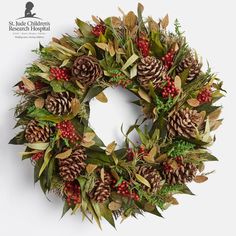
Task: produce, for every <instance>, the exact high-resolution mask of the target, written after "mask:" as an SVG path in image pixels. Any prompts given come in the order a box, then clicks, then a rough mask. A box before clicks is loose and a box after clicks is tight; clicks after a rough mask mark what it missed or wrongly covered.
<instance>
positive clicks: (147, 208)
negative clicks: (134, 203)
mask: <svg viewBox="0 0 236 236" xmlns="http://www.w3.org/2000/svg"><path fill="white" fill-rule="evenodd" d="M155 209H156V206H155V205H153V204H151V203H149V202H146V203H145V204H144V210H145V211H148V212H152V211H154V210H155Z"/></svg>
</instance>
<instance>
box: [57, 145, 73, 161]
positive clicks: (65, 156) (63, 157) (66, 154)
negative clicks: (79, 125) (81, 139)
mask: <svg viewBox="0 0 236 236" xmlns="http://www.w3.org/2000/svg"><path fill="white" fill-rule="evenodd" d="M71 153H72V148H70V149H68V150H66V151H65V152H62V153H59V154H57V155H56V156H55V158H57V159H66V158H68V157H69V156H70V155H71Z"/></svg>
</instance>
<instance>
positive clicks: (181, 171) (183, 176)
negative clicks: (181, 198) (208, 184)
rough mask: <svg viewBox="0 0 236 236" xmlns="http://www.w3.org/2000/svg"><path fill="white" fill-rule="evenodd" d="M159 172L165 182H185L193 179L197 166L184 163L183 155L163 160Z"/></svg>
mask: <svg viewBox="0 0 236 236" xmlns="http://www.w3.org/2000/svg"><path fill="white" fill-rule="evenodd" d="M161 174H162V176H163V178H164V179H165V182H166V183H167V184H170V185H174V184H185V183H187V182H191V181H192V180H193V179H194V177H195V176H196V174H197V167H196V165H194V164H193V163H187V162H186V163H185V162H184V159H183V157H177V158H171V159H169V160H168V161H166V162H163V164H162V172H161Z"/></svg>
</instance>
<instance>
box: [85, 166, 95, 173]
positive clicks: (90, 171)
mask: <svg viewBox="0 0 236 236" xmlns="http://www.w3.org/2000/svg"><path fill="white" fill-rule="evenodd" d="M96 168H97V165H94V164H88V165H87V166H86V171H87V172H88V174H91V173H93V172H94V170H95V169H96Z"/></svg>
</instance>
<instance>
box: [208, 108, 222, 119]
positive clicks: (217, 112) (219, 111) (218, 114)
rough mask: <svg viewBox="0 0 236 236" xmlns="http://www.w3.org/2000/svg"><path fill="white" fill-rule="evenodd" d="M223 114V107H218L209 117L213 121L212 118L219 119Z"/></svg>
mask: <svg viewBox="0 0 236 236" xmlns="http://www.w3.org/2000/svg"><path fill="white" fill-rule="evenodd" d="M220 114H221V108H219V109H216V110H215V111H213V112H211V113H210V114H209V115H208V117H209V120H210V121H212V120H217V119H218V118H219V116H220Z"/></svg>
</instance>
